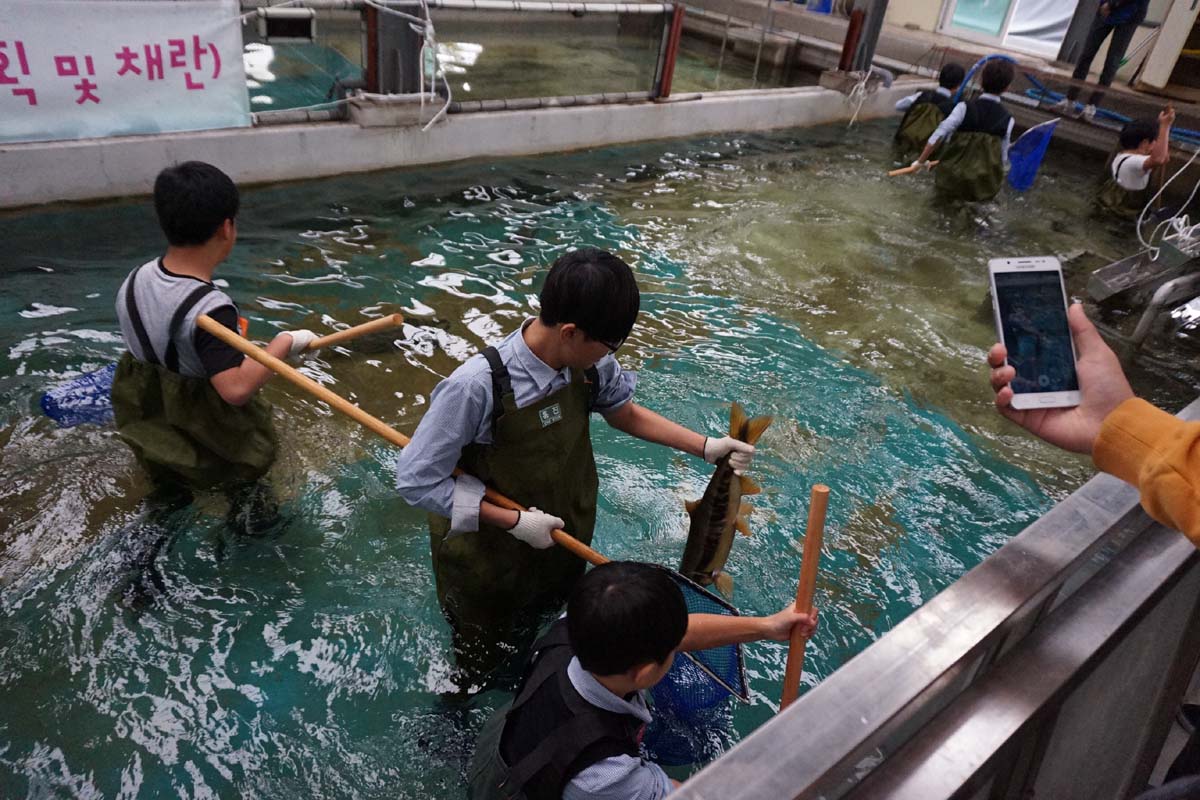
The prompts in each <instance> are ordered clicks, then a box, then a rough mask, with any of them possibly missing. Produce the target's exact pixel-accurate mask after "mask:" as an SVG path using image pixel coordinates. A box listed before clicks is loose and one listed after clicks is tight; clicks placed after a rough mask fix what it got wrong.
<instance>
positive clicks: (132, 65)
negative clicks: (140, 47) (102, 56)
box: [114, 45, 142, 77]
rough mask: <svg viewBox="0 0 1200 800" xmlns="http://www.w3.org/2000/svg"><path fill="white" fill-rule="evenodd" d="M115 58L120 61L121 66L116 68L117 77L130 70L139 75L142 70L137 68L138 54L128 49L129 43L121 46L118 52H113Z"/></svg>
mask: <svg viewBox="0 0 1200 800" xmlns="http://www.w3.org/2000/svg"><path fill="white" fill-rule="evenodd" d="M114 55H115V56H116V57H117V60H118V61H120V62H122V63H121V68H120V69H119V70H117V77H120V76H121V75H124V74H125V73H126V72H132V73H133V74H135V75H141V74H142V71H141V69H139V68H138V65H137V60H138V54H137V53H135V52H133V51H132V50H130V49H129V45H124V46H122V47H121V51H120V52H119V53H115V54H114Z"/></svg>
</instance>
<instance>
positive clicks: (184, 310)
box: [163, 284, 216, 372]
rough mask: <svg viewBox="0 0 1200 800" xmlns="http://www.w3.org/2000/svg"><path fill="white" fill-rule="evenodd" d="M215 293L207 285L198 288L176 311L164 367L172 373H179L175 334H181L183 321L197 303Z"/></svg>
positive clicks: (168, 333)
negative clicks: (180, 328) (180, 329)
mask: <svg viewBox="0 0 1200 800" xmlns="http://www.w3.org/2000/svg"><path fill="white" fill-rule="evenodd" d="M215 291H216V289H214V288H213V287H211V286H209V285H207V284H205V285H204V286H197V287H196V288H195V289H193V290H192V293H191V294H189V295H188V296H187V297H185V298H184V300H183V302H182V303H180V304H179V308H177V309H175V315H174V316H172V317H171V327H170V329H169V330H168V331H167V355H166V357H165V358H164V360H163V366H165V367H166V368H167V369H169V370H171V372H179V351H178V348H176V347H175V334H177V333H179V327H180V326H181V325H183V321H184V320H185V319H187V315H188V312H189V311H191V310H192V309H193V308H195V306H196V303H199V302H200V301H201V300H203V299H204V298H205V297H207V296H208V294H209V293H210V292H215Z"/></svg>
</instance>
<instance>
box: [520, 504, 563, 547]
mask: <svg viewBox="0 0 1200 800" xmlns="http://www.w3.org/2000/svg"><path fill="white" fill-rule="evenodd" d="M564 525H566V523H565V522H563V521H562V519H560V518H559V517H556V516H554V515H552V514H546V513H544V512H542V511H538V510H537V509H536V508H533V507H531V508H530V509H529V510H528V511H518V512H517V523H516V524H515V525H513V526H512V527H511V528H509V529H508V532H509V533H511V534H512V535H513V536H515V537H516V538H518V539H520V540H521V541H522V542H524V543H525V544H527V545H529V546H530V547H532V548H534V549H535V550H545V549H546V548H547V547H553V546H554V538H553V537H552V536H551V535H550V532H551V531H553V530H556V529H558V530H561V529H562V527H563V526H564Z"/></svg>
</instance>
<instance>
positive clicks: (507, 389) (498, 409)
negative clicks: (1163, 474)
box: [483, 346, 512, 436]
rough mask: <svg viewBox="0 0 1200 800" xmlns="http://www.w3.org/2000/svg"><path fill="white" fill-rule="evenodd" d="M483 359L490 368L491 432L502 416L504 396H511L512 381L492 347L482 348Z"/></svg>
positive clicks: (496, 351) (497, 353)
mask: <svg viewBox="0 0 1200 800" xmlns="http://www.w3.org/2000/svg"><path fill="white" fill-rule="evenodd" d="M483 357H484V358H486V359H487V362H488V366H490V367H491V368H492V431H493V434H492V435H493V436H495V433H494V431H495V430H496V423H497V422H499V420H500V417H502V416H504V396H505V395H508V394H512V379H511V378H510V377H509V376H508V367H506V366H504V362H503V361H501V360H500V351H499V350H497V349H496V348H494V347H490V346H489V347H485V348H483Z"/></svg>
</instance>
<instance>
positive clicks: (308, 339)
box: [287, 328, 320, 363]
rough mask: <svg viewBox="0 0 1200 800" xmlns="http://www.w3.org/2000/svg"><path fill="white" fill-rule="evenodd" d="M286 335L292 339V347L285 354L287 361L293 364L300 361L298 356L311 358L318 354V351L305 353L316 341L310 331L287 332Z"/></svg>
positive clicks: (315, 337) (314, 335)
mask: <svg viewBox="0 0 1200 800" xmlns="http://www.w3.org/2000/svg"><path fill="white" fill-rule="evenodd" d="M287 335H288V336H290V337H292V346H291V348H290V349H289V350H288V354H287V360H288V361H291V362H293V363H295V362H296V361H299V360H300V356H302V355H310V356H313V355H316V354H317V353H319V352H320V351H319V350H317V351H314V352H312V353H306V352H305V351H306V350H308V346H309V345H310V344H312V343H313V342H315V341H316V340H317V335H316V334H315V333H313V332H312V331H308V330H304V329H303V328H301V329H300V330H296V331H288V332H287Z"/></svg>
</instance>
